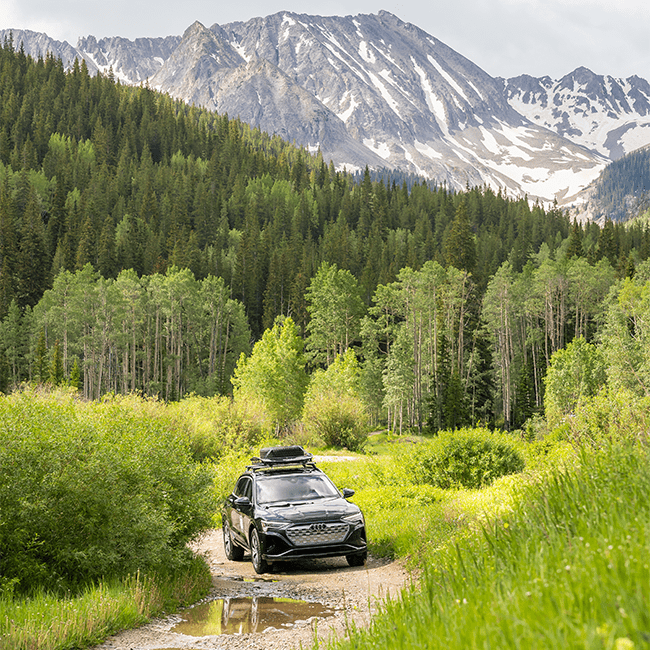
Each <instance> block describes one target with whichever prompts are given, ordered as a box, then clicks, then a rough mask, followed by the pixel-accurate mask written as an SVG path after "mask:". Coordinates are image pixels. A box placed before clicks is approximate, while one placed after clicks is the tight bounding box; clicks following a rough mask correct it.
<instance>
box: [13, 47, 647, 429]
mask: <svg viewBox="0 0 650 650" xmlns="http://www.w3.org/2000/svg"><path fill="white" fill-rule="evenodd" d="M0 98H1V99H0V391H4V392H8V391H10V390H12V389H14V388H16V387H18V386H20V385H21V384H22V383H23V382H26V381H34V382H52V383H63V382H68V383H70V384H72V385H75V386H77V388H78V389H79V391H80V394H82V395H83V396H84V397H86V398H88V399H97V398H99V397H101V396H102V395H104V394H106V393H129V392H139V393H141V394H143V395H147V396H152V397H153V396H156V397H158V398H160V399H164V400H177V399H180V398H181V397H183V396H184V395H188V394H190V393H195V394H198V395H215V394H224V395H228V394H230V393H232V383H231V378H232V376H233V373H234V372H235V369H236V366H237V363H238V360H239V359H240V357H241V355H242V353H243V354H244V355H248V354H250V352H251V350H252V347H253V345H254V344H255V342H257V341H259V340H261V339H262V336H263V334H264V332H265V331H267V330H269V329H271V328H273V326H274V325H275V324H276V323H278V322H282V321H283V319H287V318H289V317H290V318H291V319H292V321H293V322H294V323H295V327H296V331H297V333H298V335H299V336H300V337H301V339H302V341H304V358H305V363H306V369H307V372H308V373H313V372H315V371H316V370H317V369H324V368H327V367H328V366H329V365H330V364H332V363H333V362H334V360H335V358H336V357H337V355H343V354H345V353H346V352H347V351H348V350H352V351H353V352H354V353H355V355H356V358H357V359H358V363H359V368H360V383H361V386H362V391H363V394H364V396H365V402H366V403H367V404H368V405H369V406H370V409H371V417H372V418H373V419H374V421H375V422H376V423H379V422H383V423H386V422H387V423H388V425H389V426H390V427H391V428H394V429H400V428H401V427H419V428H428V429H432V430H438V429H442V428H449V427H456V426H465V425H476V424H485V425H493V426H501V427H504V428H513V427H517V426H520V425H521V424H522V423H523V422H524V421H525V420H526V419H527V418H529V417H530V416H531V415H533V414H535V413H537V412H539V411H540V410H541V408H542V404H543V393H544V381H543V380H544V376H545V374H546V370H547V368H548V366H549V363H550V359H551V356H552V355H553V353H554V352H556V351H557V350H560V349H562V348H564V347H565V346H566V345H567V344H568V343H570V342H571V341H572V340H574V339H577V338H580V337H584V338H585V339H586V340H587V341H588V342H595V341H597V340H600V339H602V337H605V336H607V328H606V327H605V326H606V322H607V318H606V313H607V309H608V304H609V303H608V300H610V298H609V296H610V295H611V294H610V290H611V289H612V287H614V286H615V285H616V283H617V282H620V281H622V280H623V279H624V278H633V277H635V276H637V275H638V276H641V277H644V278H645V279H650V271H649V268H650V267H649V265H648V263H647V260H648V257H649V256H650V231H649V230H648V229H647V227H644V226H641V225H633V226H627V227H626V226H625V225H623V224H621V223H614V222H612V221H608V222H606V223H605V225H603V226H602V227H601V226H599V225H597V224H595V223H588V224H578V223H572V222H571V220H570V219H569V217H568V216H567V214H566V213H565V212H563V211H562V210H561V209H559V208H558V207H557V206H542V205H540V204H534V205H531V204H530V202H529V201H528V200H527V199H526V198H525V197H522V198H512V197H508V196H506V195H505V194H502V193H501V192H495V191H494V190H492V189H490V188H488V187H473V188H470V187H467V188H466V190H465V191H463V192H452V191H450V190H448V189H447V188H446V187H445V186H444V185H440V184H436V183H433V182H431V181H425V180H422V179H420V180H417V179H416V180H413V179H408V182H407V180H404V179H402V178H400V177H399V176H398V175H392V176H391V175H390V174H389V173H386V174H384V175H377V174H373V175H371V174H370V172H369V171H368V170H367V169H366V170H365V172H363V171H362V172H360V173H356V174H353V173H350V172H348V171H346V170H336V169H335V168H334V166H333V165H332V164H331V163H330V162H329V161H327V160H323V158H322V156H321V155H320V154H319V153H310V152H308V151H307V150H306V149H304V148H300V147H297V146H295V145H294V144H291V143H287V142H284V141H283V140H282V139H280V138H279V137H278V136H270V135H267V134H265V133H263V132H260V131H259V130H256V129H252V128H250V127H249V126H248V125H247V124H244V123H242V122H241V121H239V120H238V119H233V118H231V117H229V116H227V115H217V114H214V113H210V112H207V111H205V110H202V109H199V108H197V107H192V106H187V105H185V104H183V103H182V102H179V101H176V100H174V99H171V98H170V97H169V96H166V95H163V94H160V93H157V92H155V91H153V90H152V89H150V88H149V87H147V86H146V85H142V86H140V87H131V86H125V85H122V84H120V83H119V82H118V81H117V80H116V79H115V78H114V77H113V75H112V74H110V73H109V74H106V75H102V74H99V75H97V76H94V77H91V76H90V75H89V74H88V71H87V69H86V67H85V64H84V63H83V62H82V63H78V62H77V63H76V64H75V66H74V68H73V69H72V70H70V71H65V70H64V68H63V65H62V63H61V61H60V60H57V59H55V58H53V57H52V56H50V55H48V56H47V57H43V58H38V59H33V58H31V57H29V56H27V55H26V54H25V53H24V51H23V50H22V48H19V49H18V50H16V49H15V47H14V44H13V43H12V42H11V41H5V43H4V44H3V46H2V47H0Z"/></svg>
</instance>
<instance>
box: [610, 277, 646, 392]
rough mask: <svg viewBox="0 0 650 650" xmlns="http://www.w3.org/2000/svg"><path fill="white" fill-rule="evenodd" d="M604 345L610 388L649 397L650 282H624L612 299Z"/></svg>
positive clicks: (628, 280)
mask: <svg viewBox="0 0 650 650" xmlns="http://www.w3.org/2000/svg"><path fill="white" fill-rule="evenodd" d="M602 342H603V353H604V355H605V358H606V359H607V375H608V380H609V384H610V386H612V387H613V388H618V389H623V388H624V389H627V390H629V391H631V392H632V393H635V394H637V395H639V396H641V395H644V396H647V395H649V394H650V280H648V281H643V280H638V281H635V280H631V279H629V278H625V279H624V280H623V282H622V283H621V285H620V287H619V288H618V291H617V292H616V293H615V294H614V295H612V296H611V300H610V304H609V306H608V309H607V312H606V316H605V326H604V328H603V332H602Z"/></svg>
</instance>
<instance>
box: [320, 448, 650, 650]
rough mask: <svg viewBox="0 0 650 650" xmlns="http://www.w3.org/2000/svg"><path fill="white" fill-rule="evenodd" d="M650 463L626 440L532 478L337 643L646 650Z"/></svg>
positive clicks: (444, 547) (436, 552)
mask: <svg viewBox="0 0 650 650" xmlns="http://www.w3.org/2000/svg"><path fill="white" fill-rule="evenodd" d="M649 460H650V459H649V458H648V450H647V447H643V448H641V447H636V448H635V447H632V446H626V445H622V446H621V445H617V444H614V445H611V446H607V447H605V448H604V449H602V450H601V451H599V452H596V453H593V452H591V453H582V454H581V455H580V457H579V460H578V462H576V463H575V465H574V467H573V468H571V469H568V468H567V467H566V466H563V467H562V468H555V469H554V471H552V472H550V473H549V474H548V475H547V476H546V477H545V478H544V480H542V481H541V482H534V483H531V484H530V485H528V486H522V487H521V488H520V489H519V490H518V494H517V498H516V500H515V501H514V502H513V503H511V504H510V507H509V510H510V512H508V513H507V514H506V513H502V514H501V516H497V517H491V518H490V519H489V520H488V521H487V522H486V523H485V525H484V526H483V527H480V528H478V529H475V530H474V531H471V530H470V531H466V534H465V535H464V536H463V538H462V539H460V540H459V539H458V537H456V536H453V537H452V538H451V539H452V541H451V543H449V542H448V543H444V542H443V543H442V544H440V545H438V546H437V547H435V548H434V550H433V552H430V553H428V554H427V566H426V568H425V571H424V574H423V576H422V579H421V583H420V586H419V587H418V588H415V589H412V590H409V591H405V592H403V594H402V595H401V597H400V598H397V599H393V600H390V601H386V602H385V603H384V607H383V611H382V612H381V614H380V615H379V616H377V617H375V618H374V619H373V621H372V623H371V626H370V628H369V629H368V630H360V629H354V630H351V638H350V639H349V640H345V641H341V642H335V643H332V644H331V645H330V647H337V648H342V649H345V648H355V649H357V650H359V649H362V648H378V647H382V648H432V649H433V648H445V650H448V649H456V648H458V649H460V648H479V647H480V648H483V647H498V648H506V649H510V648H513V649H514V648H574V647H575V648H578V647H581V648H582V647H589V648H612V649H614V648H618V649H620V648H641V647H645V646H646V645H647V638H646V636H645V635H646V632H645V631H646V630H647V629H648V626H649V625H650V617H649V615H648V608H647V602H648V599H649V598H650V569H649V566H648V554H649V551H650V526H649V524H650V505H649V501H648V498H647V494H648V490H650V462H649ZM477 621H480V625H477Z"/></svg>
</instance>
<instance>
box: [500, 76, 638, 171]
mask: <svg viewBox="0 0 650 650" xmlns="http://www.w3.org/2000/svg"><path fill="white" fill-rule="evenodd" d="M504 86H505V92H506V96H507V98H508V102H509V103H510V105H511V106H512V107H513V108H514V109H515V110H517V111H518V112H519V113H521V114H522V115H525V116H526V117H527V118H528V119H529V120H530V121H531V122H534V123H536V124H539V125H540V126H544V127H546V128H548V129H551V130H553V131H555V132H556V133H558V134H560V135H562V136H564V137H565V138H567V139H569V140H571V141H573V142H575V143H577V144H581V145H583V146H585V147H587V148H589V149H592V150H594V151H598V152H599V153H601V154H602V155H603V156H606V157H607V158H609V159H610V160H617V159H618V158H620V157H621V156H623V155H625V154H626V153H630V152H631V151H634V150H635V149H638V148H640V147H642V146H644V145H647V144H648V143H649V142H650V84H649V83H648V82H647V81H646V80H645V79H641V78H640V77H636V76H633V77H629V78H628V79H617V78H614V77H610V76H599V75H596V74H594V73H593V72H591V70H588V69H587V68H578V69H577V70H574V71H573V72H572V73H571V74H568V75H566V76H565V77H562V79H560V80H559V81H553V80H551V79H550V78H549V77H543V78H541V79H536V78H534V77H530V76H528V75H522V76H520V77H515V78H512V79H508V80H507V81H505V82H504Z"/></svg>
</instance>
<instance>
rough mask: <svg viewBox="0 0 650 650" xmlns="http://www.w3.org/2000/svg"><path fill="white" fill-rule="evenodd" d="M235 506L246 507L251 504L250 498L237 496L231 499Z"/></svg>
mask: <svg viewBox="0 0 650 650" xmlns="http://www.w3.org/2000/svg"><path fill="white" fill-rule="evenodd" d="M233 505H234V506H235V507H236V508H248V507H249V506H250V505H251V500H250V499H249V498H248V497H237V498H236V499H235V500H234V501H233Z"/></svg>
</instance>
